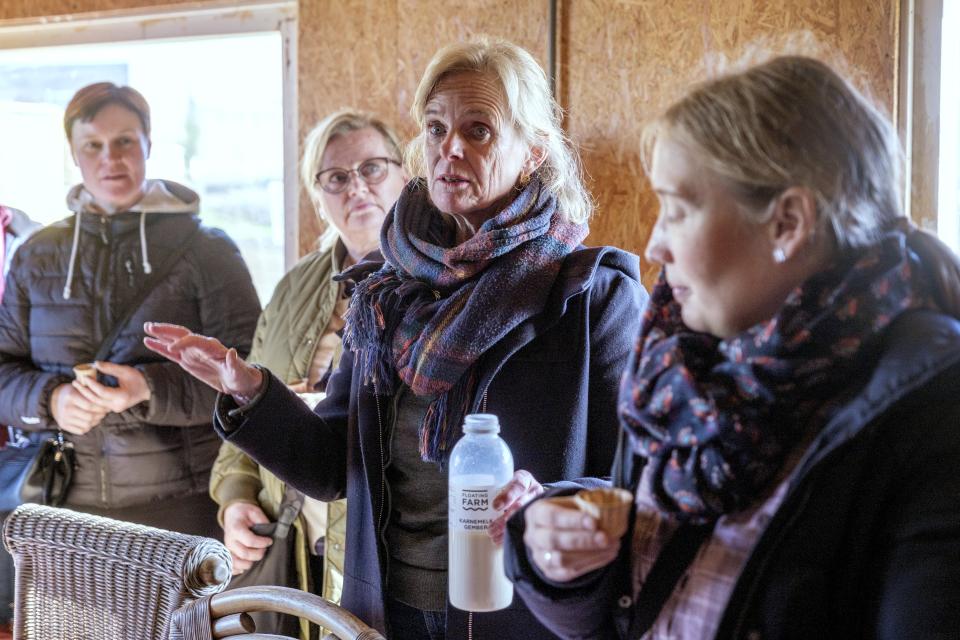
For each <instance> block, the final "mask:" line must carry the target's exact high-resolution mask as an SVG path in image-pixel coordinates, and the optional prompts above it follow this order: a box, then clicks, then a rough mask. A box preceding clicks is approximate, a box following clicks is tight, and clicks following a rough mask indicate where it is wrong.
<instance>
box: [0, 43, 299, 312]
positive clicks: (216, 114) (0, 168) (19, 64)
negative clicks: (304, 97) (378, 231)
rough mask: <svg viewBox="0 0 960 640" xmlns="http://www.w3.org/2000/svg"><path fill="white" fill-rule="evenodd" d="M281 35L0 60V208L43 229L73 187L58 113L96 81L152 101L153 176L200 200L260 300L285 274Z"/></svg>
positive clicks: (73, 49)
mask: <svg viewBox="0 0 960 640" xmlns="http://www.w3.org/2000/svg"><path fill="white" fill-rule="evenodd" d="M281 44H282V41H281V36H280V34H279V33H278V32H269V33H262V34H259V33H258V34H244V35H230V36H216V37H203V38H189V39H179V38H178V39H164V40H150V41H144V42H121V43H111V44H96V45H71V46H61V47H48V48H30V49H19V50H0V203H3V204H5V205H9V206H12V207H16V208H18V209H22V210H23V211H25V212H26V213H27V214H28V215H29V216H30V217H31V218H33V219H34V220H37V221H39V222H42V223H44V224H48V223H51V222H54V221H56V220H60V219H62V218H64V217H66V216H68V215H69V211H68V210H67V208H66V201H65V196H66V193H67V190H68V189H69V188H70V187H71V186H72V185H74V184H76V183H78V182H80V172H79V170H78V169H77V168H76V167H75V166H74V164H73V160H72V158H71V155H70V149H69V146H68V145H67V142H66V138H65V136H64V131H63V111H64V108H65V107H66V105H67V102H69V100H70V98H71V97H72V96H73V94H74V92H76V90H77V89H79V88H81V87H83V86H85V85H88V84H90V83H93V82H100V81H104V80H106V81H110V82H114V83H116V84H118V85H130V86H132V87H134V88H135V89H137V90H138V91H140V92H141V93H142V94H143V95H144V96H145V97H146V99H147V101H148V102H149V103H150V108H151V121H152V122H151V128H152V135H151V138H152V141H153V147H152V150H151V153H150V159H149V160H148V161H147V177H148V178H166V179H169V180H175V181H177V182H182V183H184V184H186V185H188V186H189V187H191V188H192V189H194V190H195V191H197V192H198V193H199V194H200V215H201V219H202V220H203V222H204V223H205V224H207V225H209V226H213V227H219V228H221V229H223V230H225V231H226V232H227V233H228V234H229V235H230V237H231V238H233V240H234V241H235V242H236V243H237V244H238V245H239V246H240V250H241V252H242V253H243V256H244V258H245V259H246V261H247V265H248V266H249V268H250V272H251V274H252V275H253V279H254V283H255V284H256V287H257V291H258V292H259V294H260V298H261V301H262V302H264V303H265V302H266V301H267V299H268V298H269V296H270V293H271V292H272V290H273V287H274V285H275V284H276V283H277V281H279V279H280V277H281V275H282V274H283V270H284V263H283V256H284V254H283V224H284V216H283V104H282V95H283V94H282V90H283V89H282V76H281V73H282V50H281Z"/></svg>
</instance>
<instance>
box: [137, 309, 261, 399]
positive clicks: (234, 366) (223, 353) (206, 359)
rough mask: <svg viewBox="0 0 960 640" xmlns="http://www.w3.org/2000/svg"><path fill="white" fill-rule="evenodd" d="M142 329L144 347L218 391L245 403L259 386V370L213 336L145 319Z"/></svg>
mask: <svg viewBox="0 0 960 640" xmlns="http://www.w3.org/2000/svg"><path fill="white" fill-rule="evenodd" d="M143 330H144V332H145V333H146V334H147V337H146V338H144V339H143V344H144V345H146V347H147V348H148V349H150V350H151V351H154V352H156V353H159V354H160V355H162V356H163V357H165V358H167V359H169V360H172V361H173V362H176V363H177V364H179V365H180V366H181V367H182V368H183V370H184V371H186V372H187V373H189V374H190V375H192V376H193V377H194V378H197V379H198V380H200V381H201V382H204V383H206V384H208V385H209V386H211V387H213V388H214V389H216V390H217V391H219V392H220V393H224V394H227V395H231V396H233V397H234V399H236V400H237V401H238V402H240V403H245V402H247V401H248V400H249V399H250V398H251V397H253V396H254V395H256V393H257V391H258V390H259V389H260V385H261V383H262V382H263V373H262V372H261V371H260V370H259V369H257V368H256V367H254V366H252V365H249V364H247V363H246V362H244V360H243V358H241V357H240V355H239V354H238V353H237V350H236V349H233V348H230V349H228V348H227V347H225V346H223V345H222V344H221V343H220V341H219V340H217V339H216V338H208V337H206V336H201V335H197V334H195V333H193V332H192V331H190V330H189V329H187V328H186V327H181V326H180V325H175V324H165V323H162V322H147V323H145V324H144V325H143Z"/></svg>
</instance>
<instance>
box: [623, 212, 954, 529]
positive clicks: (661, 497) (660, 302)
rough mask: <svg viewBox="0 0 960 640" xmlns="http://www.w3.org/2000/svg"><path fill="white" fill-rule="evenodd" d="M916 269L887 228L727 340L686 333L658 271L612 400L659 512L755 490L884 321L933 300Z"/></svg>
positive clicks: (866, 361)
mask: <svg viewBox="0 0 960 640" xmlns="http://www.w3.org/2000/svg"><path fill="white" fill-rule="evenodd" d="M923 272H924V270H923V265H922V264H921V263H920V261H919V259H918V257H917V256H916V254H914V253H913V252H912V251H910V249H909V248H908V246H907V240H906V235H905V234H904V232H903V231H900V230H897V231H891V232H889V233H888V234H886V235H885V236H884V237H883V238H882V239H881V241H880V242H879V243H877V244H876V245H874V246H873V247H871V248H868V249H866V250H863V251H860V252H857V253H856V254H855V255H851V256H848V257H846V258H845V259H842V260H840V261H838V263H837V264H835V265H834V266H833V267H832V268H831V269H829V270H828V271H825V272H822V273H819V274H817V275H815V276H813V277H812V278H810V279H809V280H807V281H806V282H804V283H803V284H802V285H801V286H800V287H798V288H797V289H795V290H794V291H793V292H791V293H790V295H789V296H788V297H787V300H786V302H785V303H784V305H783V306H782V307H781V309H780V311H779V312H778V313H777V315H776V316H774V317H773V318H772V319H770V320H769V321H766V322H763V323H760V324H758V325H755V326H753V327H751V328H750V329H748V330H746V331H744V332H743V333H741V334H739V335H737V336H734V337H732V338H730V339H728V340H720V339H718V338H716V337H714V336H710V335H707V334H703V333H696V332H693V331H691V330H690V329H688V328H687V327H686V326H685V325H684V324H683V322H682V320H681V316H680V306H679V305H678V304H677V303H676V302H675V301H674V300H673V296H672V293H671V290H670V287H669V286H668V285H667V283H666V281H665V279H664V276H663V274H662V273H661V276H660V279H659V281H658V283H657V285H656V286H655V288H654V290H653V293H652V295H651V298H650V304H649V305H648V307H647V309H646V312H645V315H644V319H643V325H642V327H641V332H640V336H639V338H638V340H637V344H636V348H635V352H634V354H633V355H632V357H631V360H630V363H629V365H628V369H627V371H626V373H625V374H624V378H623V381H622V383H621V388H620V400H619V404H618V407H619V413H620V419H621V422H622V424H623V426H624V427H625V428H626V429H628V430H629V431H630V432H631V434H632V436H633V438H632V440H633V443H634V448H635V450H636V452H637V453H638V454H639V455H641V456H644V457H646V458H648V460H649V462H650V463H651V464H652V465H653V468H652V471H653V474H652V477H653V490H654V496H655V498H656V500H657V503H658V505H659V506H660V508H661V510H662V511H663V512H665V513H671V514H674V515H675V516H677V517H678V518H680V519H682V520H690V521H694V522H706V521H710V520H713V519H715V518H717V517H719V516H720V515H722V514H725V513H730V512H734V511H738V510H740V509H742V508H744V507H746V506H748V505H749V504H751V503H752V502H754V501H755V500H756V499H757V498H758V497H760V495H761V494H762V493H763V492H764V490H766V489H767V488H768V485H769V483H770V482H771V480H772V479H773V478H774V477H775V476H776V474H777V471H778V470H779V469H780V467H781V465H782V464H783V461H784V459H785V458H786V456H787V454H788V453H789V452H790V450H791V448H792V447H793V446H795V445H796V444H797V443H799V442H800V440H801V438H802V437H803V436H804V434H809V433H813V432H815V431H816V430H819V429H820V428H821V427H822V426H823V425H824V424H825V423H826V422H827V420H828V419H829V418H830V415H831V414H832V412H833V411H835V410H836V409H837V408H838V406H839V404H840V403H841V402H842V400H843V399H844V398H845V397H846V394H847V393H849V392H850V391H851V389H852V387H854V386H855V385H856V380H858V379H861V377H862V375H863V373H864V372H866V371H869V370H870V369H871V368H872V367H871V364H872V361H873V359H874V358H875V357H876V356H877V349H876V346H877V342H878V340H879V339H880V338H881V336H882V335H883V332H884V330H885V329H886V328H887V327H888V326H889V325H890V323H892V322H893V321H894V320H895V319H896V318H897V317H898V316H899V315H900V314H901V313H903V312H905V311H907V310H910V309H918V308H934V307H935V304H934V303H933V302H932V299H931V296H930V294H929V292H928V290H927V287H926V286H925V285H924V281H923Z"/></svg>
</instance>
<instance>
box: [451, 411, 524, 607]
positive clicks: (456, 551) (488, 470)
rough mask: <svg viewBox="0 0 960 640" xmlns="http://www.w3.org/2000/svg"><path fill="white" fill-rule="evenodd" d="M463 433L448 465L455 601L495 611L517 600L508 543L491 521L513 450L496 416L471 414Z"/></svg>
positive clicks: (458, 604) (510, 467)
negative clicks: (496, 538)
mask: <svg viewBox="0 0 960 640" xmlns="http://www.w3.org/2000/svg"><path fill="white" fill-rule="evenodd" d="M463 432H464V436H463V438H461V439H460V441H459V442H457V444H456V446H455V447H454V448H453V451H452V452H451V454H450V467H449V496H450V507H449V520H450V528H449V540H450V543H449V544H450V548H449V551H450V553H449V573H448V580H449V584H450V602H451V604H453V606H455V607H457V608H458V609H463V610H465V611H496V610H497V609H503V608H504V607H507V606H508V605H509V604H510V602H511V601H512V600H513V584H512V583H511V582H510V581H509V580H507V578H506V576H505V575H504V573H503V547H498V546H497V545H496V544H494V542H493V538H491V537H490V535H489V534H488V533H487V526H488V525H489V524H490V523H491V522H492V521H493V520H495V519H496V518H497V516H499V515H500V512H498V511H495V510H494V509H493V499H494V498H495V497H496V496H497V493H499V491H500V489H501V488H502V487H503V486H504V485H505V484H506V483H507V482H508V481H509V480H510V478H511V477H512V476H513V455H512V454H511V453H510V449H509V447H507V443H506V442H504V441H503V440H502V439H501V438H500V436H499V435H498V434H499V433H500V422H499V421H498V420H497V416H495V415H491V414H488V413H475V414H471V415H468V416H467V417H466V419H465V420H464V424H463Z"/></svg>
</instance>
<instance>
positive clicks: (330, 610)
mask: <svg viewBox="0 0 960 640" xmlns="http://www.w3.org/2000/svg"><path fill="white" fill-rule="evenodd" d="M256 611H274V612H279V613H286V614H289V615H292V616H296V617H299V618H304V619H307V620H310V621H311V622H313V623H314V624H316V625H319V626H320V627H323V628H324V629H327V630H329V632H330V633H329V634H327V635H325V636H324V640H384V638H383V636H382V635H380V633H379V632H378V631H377V630H376V629H371V628H370V627H368V626H367V625H366V624H364V623H363V622H362V621H361V620H360V619H359V618H357V617H356V616H354V615H353V614H352V613H350V612H349V611H347V610H346V609H343V608H341V607H339V606H337V605H335V604H332V603H330V602H327V601H326V600H324V599H323V598H321V597H319V596H315V595H313V594H312V593H304V592H303V591H299V590H297V589H290V588H288V587H266V586H260V587H242V588H240V589H232V590H230V591H224V592H223V593H217V594H215V595H213V596H210V597H207V598H202V599H200V600H197V601H195V602H190V603H187V604H185V605H184V606H183V607H181V608H180V609H179V610H178V611H177V612H176V613H175V614H174V623H173V625H172V630H171V634H170V640H208V639H209V638H217V639H220V638H227V639H228V640H257V639H264V640H265V639H267V638H272V639H277V640H279V639H280V638H284V639H286V638H287V636H275V635H265V634H257V633H256V629H255V624H254V622H253V619H252V618H251V617H250V615H249V614H250V613H253V612H256ZM208 629H209V630H210V632H209V633H208V632H207V630H208Z"/></svg>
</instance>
